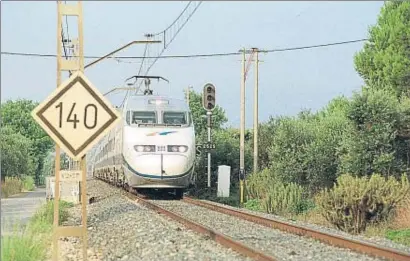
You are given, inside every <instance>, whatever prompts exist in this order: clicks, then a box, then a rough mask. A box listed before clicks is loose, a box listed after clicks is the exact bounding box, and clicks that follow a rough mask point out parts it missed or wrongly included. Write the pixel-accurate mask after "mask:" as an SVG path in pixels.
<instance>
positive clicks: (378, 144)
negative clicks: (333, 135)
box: [339, 88, 410, 177]
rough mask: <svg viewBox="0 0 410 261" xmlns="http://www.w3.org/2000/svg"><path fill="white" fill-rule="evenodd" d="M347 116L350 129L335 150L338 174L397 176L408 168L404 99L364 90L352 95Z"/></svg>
mask: <svg viewBox="0 0 410 261" xmlns="http://www.w3.org/2000/svg"><path fill="white" fill-rule="evenodd" d="M347 116H348V117H349V119H350V120H351V122H352V123H353V128H351V129H350V131H349V132H348V134H347V135H346V137H345V139H344V140H343V143H342V144H341V147H340V149H339V154H340V157H341V165H340V168H339V172H340V173H351V174H355V175H358V176H366V175H371V174H373V173H381V174H383V175H385V176H390V175H395V176H396V177H399V176H400V175H401V172H402V171H404V170H406V169H407V167H409V162H408V145H409V144H408V141H409V137H410V136H409V135H408V134H406V133H408V131H407V130H409V129H410V121H409V119H410V99H409V98H408V97H406V96H403V97H402V98H401V99H397V97H396V96H395V95H394V94H393V93H392V92H391V91H390V90H374V89H370V88H364V89H363V90H362V92H361V93H356V94H355V95H354V96H353V99H352V101H351V103H350V106H349V108H348V112H347ZM406 148H407V149H406Z"/></svg>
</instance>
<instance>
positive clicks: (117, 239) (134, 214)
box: [59, 180, 251, 261]
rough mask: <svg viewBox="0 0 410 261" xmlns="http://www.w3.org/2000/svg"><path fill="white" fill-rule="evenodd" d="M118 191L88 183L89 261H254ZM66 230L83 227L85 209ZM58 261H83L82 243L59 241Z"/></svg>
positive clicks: (75, 211) (76, 209)
mask: <svg viewBox="0 0 410 261" xmlns="http://www.w3.org/2000/svg"><path fill="white" fill-rule="evenodd" d="M123 193H125V192H124V191H122V190H121V189H119V188H115V187H112V186H110V185H108V184H106V183H104V182H102V181H99V180H88V181H87V194H88V198H91V197H94V198H95V202H94V203H92V204H89V205H87V212H88V222H87V227H88V260H92V261H94V260H107V261H111V260H113V261H114V260H122V261H126V260H129V261H134V260H167V261H168V260H178V261H179V260H221V261H222V260H226V261H229V260H239V261H241V260H251V259H248V258H246V257H244V256H241V255H240V254H238V253H237V252H235V251H233V250H231V249H228V248H225V247H223V246H221V245H219V244H218V243H216V242H214V241H213V240H211V239H209V238H207V237H205V236H203V235H201V234H198V233H196V232H193V231H191V230H188V229H186V228H185V227H184V226H183V225H182V224H180V223H178V222H176V221H173V220H171V219H169V218H168V217H165V216H163V215H159V214H158V213H156V212H154V211H152V210H150V209H147V208H145V207H143V206H141V205H139V204H136V203H134V202H132V201H131V200H130V199H128V198H126V197H125V196H124V195H123ZM70 212H71V216H72V217H71V218H70V219H69V220H68V222H66V224H64V225H80V224H81V205H79V206H76V207H74V208H72V209H70ZM60 241H61V242H60V249H61V251H60V252H61V258H60V259H59V260H64V261H71V260H82V253H81V242H80V240H79V239H77V238H70V239H66V238H63V239H62V240H60Z"/></svg>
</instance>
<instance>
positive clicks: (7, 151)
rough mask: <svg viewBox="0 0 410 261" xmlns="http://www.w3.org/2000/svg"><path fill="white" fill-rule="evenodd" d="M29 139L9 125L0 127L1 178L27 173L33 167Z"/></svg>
mask: <svg viewBox="0 0 410 261" xmlns="http://www.w3.org/2000/svg"><path fill="white" fill-rule="evenodd" d="M30 146H31V141H30V140H29V139H28V138H26V137H24V136H23V135H21V134H20V133H15V132H14V131H13V130H12V129H11V128H10V127H7V126H4V127H1V128H0V151H1V178H2V180H4V178H5V177H16V176H21V175H29V174H31V172H32V171H33V169H34V166H33V157H32V156H31V155H30V151H29V150H30Z"/></svg>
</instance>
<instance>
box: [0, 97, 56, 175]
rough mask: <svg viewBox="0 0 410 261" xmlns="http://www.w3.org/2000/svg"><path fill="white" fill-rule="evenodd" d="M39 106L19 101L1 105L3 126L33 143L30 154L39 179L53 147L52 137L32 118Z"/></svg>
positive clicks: (31, 102)
mask: <svg viewBox="0 0 410 261" xmlns="http://www.w3.org/2000/svg"><path fill="white" fill-rule="evenodd" d="M37 105H38V103H37V102H34V101H31V100H27V99H19V100H15V101H7V102H6V103H4V104H2V105H1V110H0V113H1V119H2V125H3V126H8V127H10V128H11V129H12V130H13V131H14V132H15V133H20V134H21V135H23V136H24V137H26V138H28V139H29V140H30V141H31V147H30V152H31V155H33V156H34V158H35V165H36V171H35V175H36V177H38V176H39V175H40V173H41V171H42V168H43V163H44V158H45V156H46V155H47V152H48V151H49V150H50V148H51V147H52V145H53V142H52V140H51V139H50V137H49V136H48V135H47V134H46V133H45V132H44V131H43V129H42V128H41V127H40V126H39V125H38V124H37V123H36V122H35V121H34V119H33V117H31V111H32V110H33V109H34V108H35V107H36V106H37Z"/></svg>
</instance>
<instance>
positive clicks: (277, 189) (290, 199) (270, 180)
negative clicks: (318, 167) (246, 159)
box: [247, 169, 304, 214]
mask: <svg viewBox="0 0 410 261" xmlns="http://www.w3.org/2000/svg"><path fill="white" fill-rule="evenodd" d="M247 187H248V195H249V198H250V199H256V200H257V201H256V202H260V208H261V209H263V210H264V211H266V212H267V213H273V214H287V213H295V214H298V213H299V210H300V209H303V207H301V206H302V205H303V204H304V199H303V192H304V191H303V188H302V187H301V186H299V185H297V184H295V183H289V184H284V183H283V182H282V181H280V180H279V179H278V178H277V177H276V176H275V175H274V173H272V172H271V171H270V170H268V169H265V170H263V171H262V172H260V173H257V174H253V175H251V176H250V177H249V179H248V186H247ZM254 203H255V202H253V203H252V204H254ZM249 204H251V203H249Z"/></svg>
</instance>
